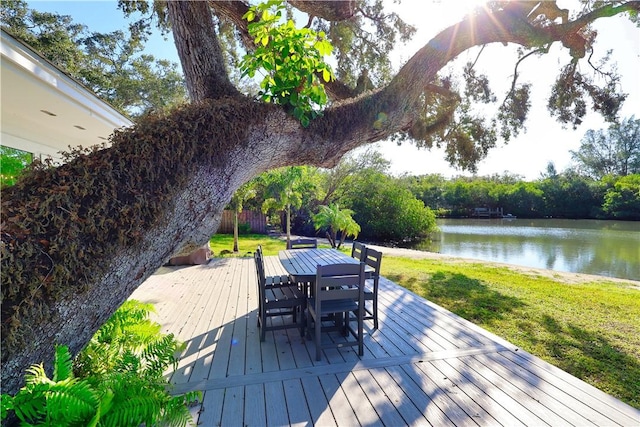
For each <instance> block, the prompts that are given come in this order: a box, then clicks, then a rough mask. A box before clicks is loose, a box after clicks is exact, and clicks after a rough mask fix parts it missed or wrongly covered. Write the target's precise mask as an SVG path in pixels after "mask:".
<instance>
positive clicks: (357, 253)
mask: <svg viewBox="0 0 640 427" xmlns="http://www.w3.org/2000/svg"><path fill="white" fill-rule="evenodd" d="M366 250H367V247H366V246H365V245H364V244H363V243H360V242H353V246H352V247H351V258H355V259H357V260H358V261H364V255H365V251H366Z"/></svg>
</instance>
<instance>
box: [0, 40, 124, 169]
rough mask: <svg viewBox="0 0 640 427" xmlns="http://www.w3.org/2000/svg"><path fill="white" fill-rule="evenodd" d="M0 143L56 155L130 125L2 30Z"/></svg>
mask: <svg viewBox="0 0 640 427" xmlns="http://www.w3.org/2000/svg"><path fill="white" fill-rule="evenodd" d="M0 49H1V54H2V61H1V70H2V71H1V74H0V82H1V91H0V92H1V104H0V110H1V115H2V122H1V130H2V145H5V146H8V147H12V148H18V149H21V150H25V151H29V152H31V153H34V154H36V155H47V156H53V157H54V158H57V157H58V155H57V153H58V152H60V151H67V150H68V149H69V147H70V146H71V147H77V146H79V145H80V146H83V147H89V146H92V145H95V144H100V143H105V142H107V141H108V138H109V135H111V133H113V130H114V129H116V128H120V127H128V126H131V125H132V122H131V120H129V119H128V118H127V117H125V116H124V115H122V114H120V113H119V112H118V111H116V110H115V109H114V108H113V107H112V106H110V105H109V104H108V103H106V102H104V101H102V100H100V99H99V98H98V97H96V96H95V94H93V93H92V92H91V91H89V90H88V89H86V88H85V87H83V86H82V85H81V84H80V83H78V82H77V81H75V80H74V79H72V78H71V77H69V76H67V75H66V74H65V73H64V72H63V71H62V70H61V69H59V68H58V67H56V66H55V65H53V64H52V63H50V62H48V61H47V60H45V59H43V58H42V57H40V56H39V55H38V53H37V52H35V51H34V50H32V49H31V48H29V47H28V46H27V45H25V44H23V43H21V42H20V41H18V40H17V39H15V38H14V37H12V36H11V35H10V34H9V33H7V32H5V31H4V30H2V44H1V47H0Z"/></svg>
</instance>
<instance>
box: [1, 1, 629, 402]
mask: <svg viewBox="0 0 640 427" xmlns="http://www.w3.org/2000/svg"><path fill="white" fill-rule="evenodd" d="M178 3H179V4H178ZM638 3H639V2H631V3H627V4H626V5H632V6H633V7H635V10H637V9H640V7H639V6H638ZM168 5H169V10H170V17H171V19H172V23H174V25H173V29H174V32H175V34H176V44H177V45H178V50H179V52H181V53H180V57H181V60H182V61H183V67H184V68H185V74H188V75H189V76H191V77H188V78H187V79H188V81H190V86H191V87H190V88H189V90H190V92H191V93H192V96H193V98H194V99H197V100H200V102H197V103H194V104H192V105H188V106H184V107H183V108H181V109H178V110H176V111H174V112H172V113H171V114H169V115H166V116H149V117H145V118H143V119H141V120H140V121H139V122H138V123H137V124H136V125H135V126H134V127H132V128H131V129H127V130H123V131H119V132H116V133H115V134H114V136H112V142H113V145H112V146H111V147H110V148H108V149H104V150H97V151H94V152H92V153H89V154H87V153H79V154H78V155H77V157H76V158H75V159H73V160H71V161H70V162H69V163H67V164H65V165H63V166H61V167H58V168H44V169H42V170H39V171H35V172H32V173H31V174H30V175H29V176H27V177H25V178H24V179H22V180H21V181H20V182H19V183H18V184H16V185H15V186H14V187H12V188H9V189H8V190H5V191H3V195H2V196H3V197H2V216H1V223H2V235H1V237H2V241H1V246H0V249H1V251H2V269H1V274H2V387H3V392H6V393H15V392H16V391H17V390H18V389H19V387H20V386H21V384H22V378H23V375H24V372H25V369H26V368H27V367H29V366H30V365H31V364H34V363H41V362H44V363H45V364H50V362H51V360H52V358H53V349H54V344H55V343H59V344H67V345H68V346H69V348H70V350H71V352H72V353H73V354H75V353H77V352H78V351H79V350H81V349H82V347H83V346H84V345H85V344H86V343H87V342H88V341H89V339H90V338H91V336H92V335H93V334H94V333H95V331H96V330H97V329H98V328H99V327H100V326H101V325H102V324H103V323H104V322H105V321H106V319H107V318H108V317H109V316H110V315H111V314H112V313H113V312H114V311H115V310H116V309H117V307H119V306H120V305H121V304H122V303H123V302H124V301H125V300H126V299H127V298H128V297H129V295H131V293H132V292H133V291H134V290H135V289H136V288H137V287H138V286H139V285H140V284H141V283H142V282H143V281H144V280H145V279H146V278H148V277H149V276H150V275H151V274H153V273H154V272H155V271H156V270H157V269H158V268H159V267H160V266H162V264H164V263H165V262H166V261H167V260H168V259H169V257H170V256H171V255H172V254H173V253H174V252H175V251H176V250H177V249H179V248H180V247H182V246H183V245H184V244H186V243H187V242H193V243H196V244H204V243H205V242H207V241H208V239H209V237H210V236H211V234H213V233H214V232H215V230H216V229H217V227H218V225H219V222H220V219H221V215H222V211H223V209H224V208H225V206H226V205H227V203H228V202H229V201H230V199H231V196H232V195H233V193H234V192H235V190H236V189H237V188H239V187H240V186H241V185H242V184H243V183H244V182H246V181H248V180H249V179H251V178H252V177H254V176H256V175H258V174H259V173H261V172H264V171H266V170H268V169H271V168H275V167H282V166H290V165H303V164H306V165H315V166H322V167H332V166H334V165H335V164H336V163H337V162H338V160H339V159H340V158H341V157H342V156H343V155H344V154H345V153H346V152H348V151H350V150H351V149H353V148H356V147H358V146H361V145H364V144H367V143H370V142H374V141H379V140H382V139H385V138H387V137H389V136H390V135H392V134H394V133H396V132H398V131H403V130H407V129H408V128H410V126H411V124H412V121H413V120H414V118H415V116H414V114H415V111H416V110H417V108H416V106H417V105H418V102H419V97H420V95H421V93H422V92H423V89H424V88H425V87H426V86H427V84H429V83H430V82H432V81H434V79H435V77H436V73H437V72H438V71H439V70H440V69H441V68H442V67H443V66H444V65H446V64H447V62H449V61H450V60H452V59H453V58H455V57H456V56H457V55H458V54H459V53H460V52H462V51H463V50H465V49H468V48H470V47H472V46H475V45H481V44H485V43H490V42H512V43H519V44H523V45H526V46H530V45H534V44H536V43H539V42H540V39H541V38H542V37H543V36H544V37H546V38H544V40H545V41H549V42H551V41H553V40H562V39H563V38H565V37H567V33H564V32H562V31H560V29H559V28H554V29H551V30H550V29H547V30H544V29H536V28H533V29H532V28H530V26H529V25H528V24H527V23H526V22H525V23H523V22H522V21H518V22H513V21H512V20H510V18H509V17H508V16H506V15H505V14H502V15H501V14H500V13H497V14H494V15H493V16H486V17H483V16H479V17H477V18H474V19H476V21H475V22H473V23H472V22H468V21H467V22H463V23H461V24H459V25H456V26H454V27H451V28H449V29H446V30H444V31H442V32H441V33H440V34H439V35H437V36H436V37H435V38H434V39H433V40H432V41H431V42H429V43H428V44H427V45H426V46H425V47H424V48H422V49H421V50H420V51H419V52H418V53H416V55H415V56H414V57H413V58H412V59H411V60H409V61H408V62H407V64H406V65H405V66H404V67H403V68H402V69H401V71H400V72H399V73H398V75H397V76H396V77H395V78H394V79H393V81H392V82H391V83H390V84H389V85H388V86H387V87H386V88H383V89H381V90H378V91H377V92H375V93H370V94H368V95H367V96H363V97H360V98H357V99H352V100H349V101H347V102H344V103H342V104H340V105H337V106H334V107H332V108H329V109H328V110H327V111H326V112H325V113H324V116H323V117H321V118H319V119H317V120H315V121H313V122H312V123H311V125H310V126H309V127H308V128H303V127H302V126H301V125H300V124H299V123H298V122H297V121H296V120H295V119H293V118H292V117H290V116H288V115H286V114H285V113H284V112H283V111H282V110H281V109H280V108H278V107H276V106H272V105H265V104H260V103H257V102H255V101H253V100H250V99H246V98H244V97H242V96H240V95H238V94H237V93H236V91H235V89H233V88H232V87H229V83H228V78H227V76H226V72H225V71H224V69H222V68H220V64H222V62H221V58H220V55H219V52H217V53H216V52H215V50H216V49H217V48H216V45H217V39H216V37H215V33H212V34H211V33H210V32H209V30H210V29H208V28H205V27H203V26H202V25H196V23H197V22H201V20H202V21H204V20H208V21H210V15H208V13H209V12H208V8H206V7H204V8H203V5H205V6H206V3H205V2H169V3H168ZM594 19H595V17H594ZM174 20H175V21H174ZM190 20H194V25H193V26H189V25H186V23H188V22H191V21H190ZM587 23H588V22H585V23H584V25H586V24H587ZM563 25H566V26H558V27H562V28H567V31H577V30H576V29H575V28H574V27H571V23H567V24H563ZM477 28H482V31H479V30H477ZM183 38H184V39H183ZM203 43H204V44H207V46H208V47H205V46H203V45H202V44H203ZM209 49H212V50H213V52H212V51H209ZM209 55H211V56H212V57H213V59H212V60H210V61H209V60H208V59H211V58H207V57H208V56H209ZM209 99H214V100H213V101H212V100H209ZM49 366H50V365H49Z"/></svg>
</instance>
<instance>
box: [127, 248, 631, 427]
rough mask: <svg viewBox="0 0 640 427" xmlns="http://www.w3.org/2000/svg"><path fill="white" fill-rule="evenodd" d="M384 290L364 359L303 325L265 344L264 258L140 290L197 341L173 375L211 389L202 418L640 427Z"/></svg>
mask: <svg viewBox="0 0 640 427" xmlns="http://www.w3.org/2000/svg"><path fill="white" fill-rule="evenodd" d="M265 264H266V270H267V273H268V274H275V273H276V272H280V271H281V269H282V267H281V266H280V265H279V261H278V259H277V257H266V258H265ZM379 292H380V294H379V299H380V310H381V312H380V328H379V329H378V330H376V331H373V330H372V322H366V323H365V329H366V331H367V335H366V336H365V354H364V356H363V357H362V358H359V357H358V356H357V353H356V352H355V351H354V349H353V348H345V349H342V350H339V349H332V350H326V351H324V357H323V359H322V361H320V362H316V361H315V357H314V355H315V349H314V345H313V342H312V341H306V340H305V339H304V338H301V337H300V334H299V332H298V331H297V330H296V329H288V330H280V331H275V332H269V333H267V338H266V341H265V342H263V343H260V339H259V331H258V328H257V300H256V273H255V266H254V261H253V258H225V259H214V260H212V261H211V262H210V263H209V264H208V265H204V266H193V267H170V268H168V267H163V268H161V269H160V270H159V271H158V272H157V273H156V274H154V275H153V276H152V277H150V278H149V279H148V280H147V281H146V282H145V283H143V284H142V285H141V286H140V287H139V288H138V290H136V292H135V293H134V294H133V295H132V297H131V298H135V299H138V300H141V301H144V302H149V303H152V304H154V306H155V308H156V311H157V313H156V316H155V320H157V321H158V322H160V323H161V324H162V325H163V331H164V332H171V333H174V334H175V335H176V336H177V337H178V338H179V339H180V340H181V341H184V342H185V343H186V344H187V347H186V349H185V351H184V352H183V354H182V356H181V360H180V364H179V366H178V369H177V370H176V371H175V372H173V373H172V375H171V382H172V383H174V384H175V392H176V393H179V392H185V391H188V390H202V391H203V395H204V396H203V402H202V404H201V405H198V406H196V407H194V408H192V414H193V415H194V420H197V423H198V425H201V426H225V427H226V426H283V425H318V426H358V425H362V426H365V425H366V426H369V425H385V426H403V425H425V426H426V425H433V426H447V425H458V426H478V425H479V426H492V425H503V426H516V425H529V426H541V425H550V426H565V425H574V426H593V425H596V426H613V425H624V426H640V411H639V410H637V409H635V408H633V407H631V406H629V405H627V404H625V403H623V402H621V401H619V400H617V399H615V398H613V397H612V396H609V395H607V394H605V393H603V392H602V391H600V390H598V389H596V388H594V387H592V386H591V385H589V384H587V383H585V382H583V381H581V380H579V379H577V378H575V377H573V376H571V375H569V374H567V373H566V372H564V371H562V370H560V369H558V368H555V367H554V366H551V365H550V364H548V363H546V362H544V361H542V360H541V359H539V358H537V357H534V356H532V355H531V354H528V353H526V352H525V351H523V350H521V349H518V348H516V347H515V346H514V345H512V344H510V343H508V342H506V341H504V340H503V339H501V338H499V337H497V336H495V335H493V334H491V333H489V332H487V331H485V330H483V329H481V328H479V327H477V326H475V325H473V324H472V323H470V322H467V321H466V320H464V319H462V318H460V317H458V316H456V315H454V314H452V313H451V312H449V311H447V310H445V309H443V308H441V307H439V306H437V305H435V304H433V303H431V302H429V301H427V300H425V299H423V298H421V297H419V296H417V295H415V294H413V293H411V292H409V291H407V290H405V289H404V288H402V287H400V286H398V285H396V284H395V283H393V282H391V281H389V280H386V279H385V278H382V279H381V280H380V290H379ZM325 335H327V334H325ZM324 338H325V339H333V340H341V339H343V338H342V337H341V336H340V335H339V334H335V335H332V336H328V335H327V336H325V337H324Z"/></svg>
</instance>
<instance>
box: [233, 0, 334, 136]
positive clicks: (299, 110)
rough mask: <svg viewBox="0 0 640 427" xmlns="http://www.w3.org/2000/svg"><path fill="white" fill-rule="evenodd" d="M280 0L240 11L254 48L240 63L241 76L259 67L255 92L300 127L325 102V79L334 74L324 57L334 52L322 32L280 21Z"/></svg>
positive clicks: (281, 19)
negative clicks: (281, 108)
mask: <svg viewBox="0 0 640 427" xmlns="http://www.w3.org/2000/svg"><path fill="white" fill-rule="evenodd" d="M283 10H284V6H283V3H282V1H281V0H269V1H267V2H266V3H261V4H259V5H257V6H253V7H251V8H250V9H249V11H248V12H247V13H246V14H245V15H244V17H243V18H244V19H246V20H247V21H249V25H248V30H249V34H250V35H251V36H252V37H253V39H254V42H255V45H256V49H255V51H254V52H252V53H250V54H247V55H245V57H244V58H243V60H242V61H241V63H240V68H241V69H242V72H243V76H249V77H252V78H253V77H254V76H255V74H256V72H257V71H258V70H262V72H263V73H264V78H263V79H262V81H261V82H260V92H259V95H260V97H261V99H262V100H263V101H265V102H273V103H275V104H279V105H283V106H285V107H286V108H287V110H289V111H290V112H291V113H292V114H293V116H294V117H296V118H297V119H298V120H300V123H302V125H303V126H308V125H309V122H310V120H311V119H313V118H315V117H317V116H318V115H319V114H320V108H322V106H324V105H325V104H326V103H327V95H326V92H325V90H324V85H323V84H322V82H321V79H320V77H318V76H322V80H323V81H324V82H329V81H331V80H333V79H334V76H333V72H332V71H331V67H330V66H329V65H328V64H327V63H326V62H325V61H324V56H326V55H330V54H331V52H332V49H333V48H332V46H331V43H329V41H328V40H327V39H326V35H325V33H324V32H316V31H314V30H312V29H309V28H301V29H298V28H296V27H295V24H294V22H293V20H291V19H288V20H287V21H286V22H283V16H282V12H283Z"/></svg>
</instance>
